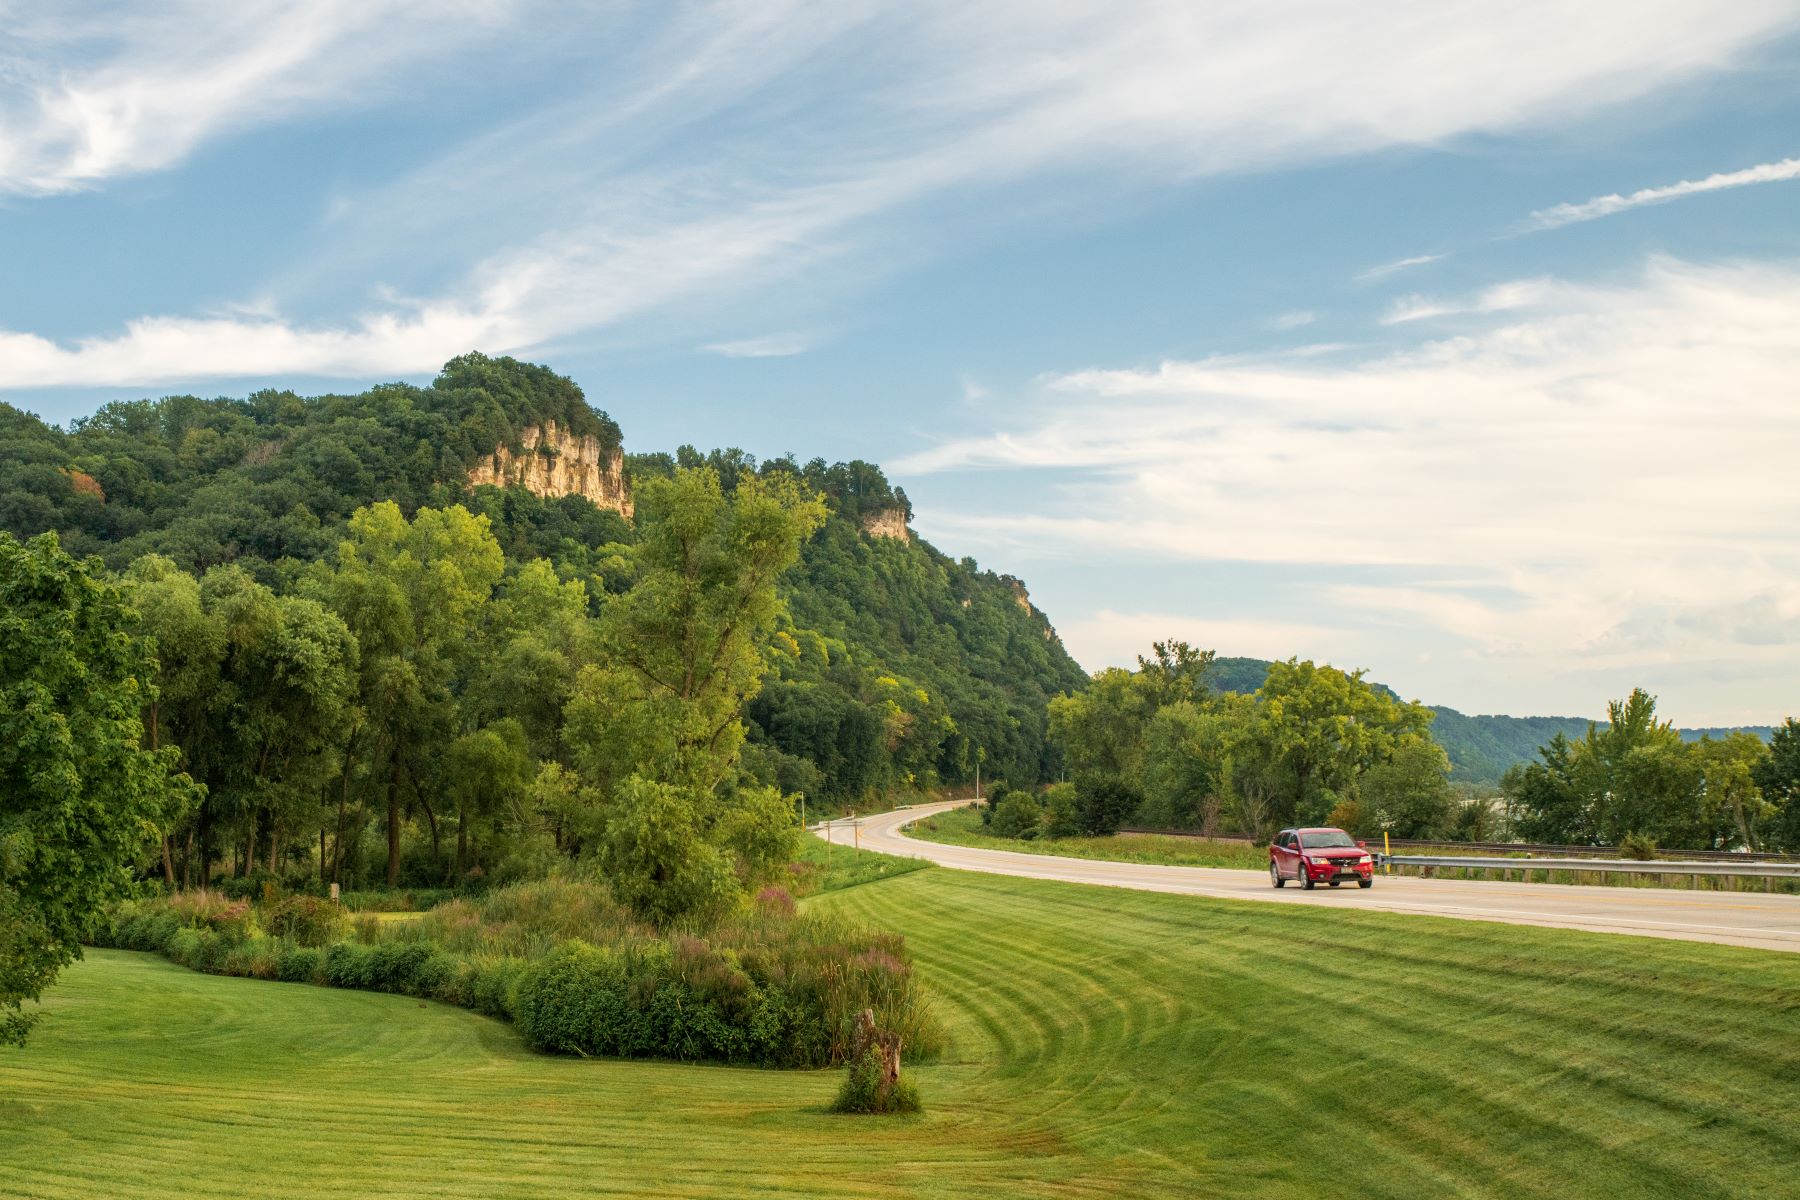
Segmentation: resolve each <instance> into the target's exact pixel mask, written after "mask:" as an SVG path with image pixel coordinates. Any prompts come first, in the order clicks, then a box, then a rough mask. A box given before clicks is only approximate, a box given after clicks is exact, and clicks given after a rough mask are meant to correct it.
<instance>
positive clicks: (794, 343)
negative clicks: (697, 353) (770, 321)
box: [700, 333, 818, 358]
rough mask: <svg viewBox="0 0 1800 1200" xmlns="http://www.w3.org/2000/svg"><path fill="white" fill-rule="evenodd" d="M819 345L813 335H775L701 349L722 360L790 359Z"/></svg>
mask: <svg viewBox="0 0 1800 1200" xmlns="http://www.w3.org/2000/svg"><path fill="white" fill-rule="evenodd" d="M817 344H818V343H817V339H815V338H814V337H813V336H812V335H811V334H806V333H773V334H769V335H767V336H765V337H753V338H738V339H736V340H733V341H725V342H709V343H708V344H706V345H704V346H702V347H700V349H702V350H704V351H706V353H708V354H717V355H719V356H720V357H721V358H789V357H792V356H793V355H796V354H805V353H806V352H807V351H808V350H811V349H812V348H813V347H814V346H815V345H817Z"/></svg>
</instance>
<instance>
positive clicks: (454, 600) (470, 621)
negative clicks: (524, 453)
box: [307, 501, 506, 887]
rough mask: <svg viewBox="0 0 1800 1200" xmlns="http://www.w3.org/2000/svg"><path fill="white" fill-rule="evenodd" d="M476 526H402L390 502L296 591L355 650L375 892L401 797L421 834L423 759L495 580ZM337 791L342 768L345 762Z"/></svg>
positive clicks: (445, 730) (437, 521)
mask: <svg viewBox="0 0 1800 1200" xmlns="http://www.w3.org/2000/svg"><path fill="white" fill-rule="evenodd" d="M505 566H506V563H505V556H504V555H503V554H502V553H501V551H500V544H499V542H497V541H496V540H495V538H494V535H493V532H492V530H491V529H490V527H489V522H488V519H487V518H486V517H485V516H479V517H478V516H475V515H474V514H472V513H470V512H469V510H468V509H466V508H463V507H462V506H461V505H453V506H451V507H449V508H446V509H432V508H421V509H420V510H419V511H418V512H417V513H416V514H415V515H414V517H413V519H412V520H411V521H408V520H407V519H406V518H405V516H403V515H402V514H401V512H400V507H399V505H397V504H394V503H393V502H392V501H384V502H382V503H380V504H374V505H370V506H369V507H367V508H361V509H358V510H357V511H356V512H355V513H354V514H353V515H352V516H351V518H350V523H349V528H348V536H347V537H346V538H345V539H344V540H343V541H342V542H340V543H339V544H338V548H337V553H336V554H335V555H334V556H333V558H332V560H331V561H330V562H329V564H326V565H322V566H321V567H320V568H318V569H317V570H315V571H314V573H313V574H312V576H311V577H310V578H309V579H308V580H307V588H308V590H309V592H310V593H311V594H312V596H313V597H314V598H316V599H318V600H320V601H321V602H323V603H325V604H326V605H328V606H329V607H330V608H331V609H332V610H333V611H335V612H336V613H338V615H340V616H341V617H342V618H343V619H344V622H345V624H346V625H348V627H349V629H350V631H351V632H352V633H353V634H354V635H355V637H356V640H357V644H358V646H359V647H360V649H361V656H360V659H361V678H360V679H359V681H358V696H359V705H360V708H361V710H362V714H363V719H362V724H361V727H360V735H359V737H358V739H357V741H358V745H357V746H355V747H353V748H352V749H351V753H359V754H360V755H361V756H362V757H363V758H364V760H365V761H366V762H368V763H369V765H370V774H369V778H370V780H371V782H372V783H373V784H374V785H375V786H376V787H378V788H379V789H380V792H381V796H382V800H383V804H384V807H385V809H386V812H387V848H388V854H387V882H388V886H390V887H392V886H394V885H395V884H396V883H398V882H399V876H400V830H401V818H402V811H403V808H404V802H405V799H406V798H407V797H408V796H409V795H410V796H411V798H412V799H413V800H414V802H415V803H416V804H417V805H418V806H419V807H420V808H421V809H422V810H423V811H424V813H425V815H426V817H427V819H428V820H429V821H430V822H431V824H432V829H433V834H434V836H433V842H434V847H435V842H436V836H435V835H436V829H437V816H436V812H435V810H434V809H433V808H432V807H431V801H430V797H429V796H428V795H426V794H425V793H424V792H423V790H422V789H421V788H420V780H421V778H422V777H423V775H424V773H425V771H426V756H427V754H428V752H429V751H430V749H431V748H432V747H433V746H438V745H442V744H444V743H446V742H447V741H449V740H450V736H449V731H450V730H451V729H452V728H454V726H455V721H456V703H455V697H454V695H453V693H452V688H451V685H452V683H453V681H454V678H455V676H456V672H457V669H458V666H459V664H460V662H461V660H463V659H465V658H467V657H468V656H469V654H470V652H471V645H472V643H471V641H470V637H469V633H470V631H471V630H473V629H477V628H479V627H480V626H481V624H482V615H483V614H482V609H483V607H484V606H485V605H487V604H488V603H489V602H490V601H491V600H492V597H493V593H494V588H495V585H496V584H498V583H499V582H500V577H501V575H502V574H503V572H504V571H505ZM343 769H344V771H345V772H346V776H345V783H346V784H347V783H348V775H347V773H348V771H349V763H348V760H346V763H345V766H344V768H343Z"/></svg>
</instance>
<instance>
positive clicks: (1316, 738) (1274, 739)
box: [1256, 659, 1432, 824]
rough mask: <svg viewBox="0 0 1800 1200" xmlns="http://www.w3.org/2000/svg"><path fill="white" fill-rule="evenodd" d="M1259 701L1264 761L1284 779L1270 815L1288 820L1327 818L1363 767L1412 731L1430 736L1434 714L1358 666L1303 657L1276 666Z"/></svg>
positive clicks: (1381, 757) (1378, 759)
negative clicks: (1378, 684)
mask: <svg viewBox="0 0 1800 1200" xmlns="http://www.w3.org/2000/svg"><path fill="white" fill-rule="evenodd" d="M1256 699H1257V703H1258V712H1259V715H1260V717H1261V720H1262V722H1263V724H1264V726H1265V729H1264V731H1263V733H1262V738H1261V741H1262V745H1263V748H1264V749H1265V751H1266V755H1267V757H1266V759H1265V763H1264V766H1265V768H1266V769H1267V770H1268V771H1271V772H1272V773H1273V775H1274V776H1275V778H1276V779H1277V780H1278V781H1279V782H1278V787H1279V792H1278V799H1277V807H1276V811H1275V813H1274V814H1273V815H1274V816H1275V819H1276V820H1277V821H1279V822H1281V823H1284V824H1285V823H1287V822H1290V821H1299V822H1302V823H1309V822H1316V821H1319V820H1322V819H1324V817H1325V815H1326V814H1327V813H1329V812H1330V811H1331V810H1332V808H1333V807H1334V806H1335V805H1336V804H1337V802H1338V800H1339V799H1340V798H1342V797H1343V796H1345V795H1346V794H1350V793H1353V792H1354V789H1355V787H1356V785H1357V782H1358V779H1359V777H1360V776H1361V774H1362V773H1363V772H1364V771H1366V770H1368V769H1369V768H1370V767H1372V766H1374V765H1375V764H1376V763H1378V762H1382V761H1384V760H1386V759H1387V758H1388V757H1390V756H1391V755H1392V754H1393V752H1394V748H1395V746H1396V745H1397V744H1398V743H1399V742H1401V741H1402V740H1403V739H1405V738H1407V737H1408V736H1416V737H1423V736H1425V734H1426V731H1427V730H1428V729H1429V727H1430V724H1431V719H1432V712H1431V710H1430V709H1428V708H1426V707H1424V706H1423V705H1420V704H1411V703H1407V702H1405V701H1402V700H1399V699H1398V698H1396V697H1395V696H1394V695H1393V694H1392V693H1390V692H1387V691H1384V690H1379V689H1377V688H1375V687H1373V686H1372V685H1370V684H1369V683H1368V682H1367V681H1366V680H1364V679H1363V672H1361V671H1353V672H1348V673H1347V672H1344V671H1339V670H1337V669H1336V668H1333V667H1320V666H1315V665H1314V664H1312V663H1310V662H1301V661H1300V660H1298V659H1289V660H1288V661H1287V662H1281V663H1275V664H1274V665H1273V666H1271V667H1270V668H1269V676H1268V679H1267V680H1265V681H1264V683H1263V686H1262V687H1261V688H1260V689H1258V691H1257V693H1256Z"/></svg>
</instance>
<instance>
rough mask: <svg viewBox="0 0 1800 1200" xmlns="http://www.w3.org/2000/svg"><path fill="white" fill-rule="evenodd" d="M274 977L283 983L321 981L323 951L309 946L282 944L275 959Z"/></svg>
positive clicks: (323, 960) (323, 971)
mask: <svg viewBox="0 0 1800 1200" xmlns="http://www.w3.org/2000/svg"><path fill="white" fill-rule="evenodd" d="M275 977H276V978H277V979H279V980H281V981H282V982H283V983H321V982H323V981H324V977H325V952H324V951H323V950H318V949H315V948H313V947H311V946H294V945H286V944H284V945H283V946H282V948H281V950H280V951H279V952H278V953H277V956H276V959H275Z"/></svg>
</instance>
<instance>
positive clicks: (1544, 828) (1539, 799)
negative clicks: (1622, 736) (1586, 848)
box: [1500, 733, 1598, 845]
mask: <svg viewBox="0 0 1800 1200" xmlns="http://www.w3.org/2000/svg"><path fill="white" fill-rule="evenodd" d="M1580 745H1581V743H1578V742H1571V741H1569V739H1568V738H1566V737H1564V736H1563V735H1562V734H1560V733H1559V734H1556V735H1555V736H1554V737H1552V738H1551V739H1550V741H1549V742H1548V743H1546V744H1545V745H1544V746H1543V747H1541V748H1540V749H1539V750H1538V758H1539V760H1540V761H1538V762H1535V763H1524V764H1521V765H1519V766H1515V767H1513V768H1512V769H1510V770H1509V771H1507V773H1506V776H1505V778H1504V779H1502V780H1501V783H1500V790H1501V793H1502V794H1503V795H1504V796H1505V797H1506V810H1507V812H1508V813H1509V814H1510V817H1511V826H1512V830H1511V831H1512V832H1513V833H1516V834H1517V835H1518V836H1519V837H1522V838H1523V839H1524V840H1526V841H1528V842H1551V843H1557V844H1568V845H1589V844H1592V843H1594V842H1595V841H1596V840H1597V838H1598V835H1597V832H1596V830H1595V827H1594V821H1593V813H1592V811H1591V808H1590V805H1589V804H1588V800H1587V797H1586V796H1585V795H1584V794H1583V793H1582V790H1581V784H1580V782H1579V780H1578V779H1577V773H1578V772H1577V757H1578V755H1579V754H1580V750H1579V749H1578V747H1579V746H1580Z"/></svg>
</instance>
